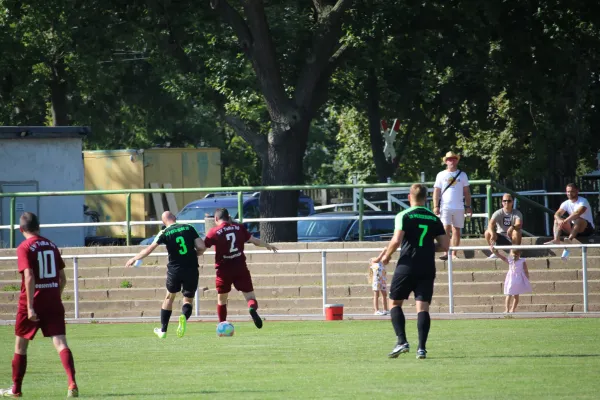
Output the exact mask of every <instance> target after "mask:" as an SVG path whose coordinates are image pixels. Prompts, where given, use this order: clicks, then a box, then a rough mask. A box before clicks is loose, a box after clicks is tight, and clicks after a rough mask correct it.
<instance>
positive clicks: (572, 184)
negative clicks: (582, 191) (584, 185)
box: [567, 183, 579, 192]
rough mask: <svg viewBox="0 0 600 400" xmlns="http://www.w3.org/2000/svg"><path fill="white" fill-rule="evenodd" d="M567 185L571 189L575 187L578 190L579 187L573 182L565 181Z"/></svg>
mask: <svg viewBox="0 0 600 400" xmlns="http://www.w3.org/2000/svg"><path fill="white" fill-rule="evenodd" d="M567 187H570V188H571V189H575V190H577V191H578V192H579V187H578V186H577V184H575V183H567Z"/></svg>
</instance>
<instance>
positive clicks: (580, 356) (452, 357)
mask: <svg viewBox="0 0 600 400" xmlns="http://www.w3.org/2000/svg"><path fill="white" fill-rule="evenodd" d="M584 357H600V354H513V355H510V354H503V355H491V356H449V357H435V358H436V359H440V360H441V359H454V358H584Z"/></svg>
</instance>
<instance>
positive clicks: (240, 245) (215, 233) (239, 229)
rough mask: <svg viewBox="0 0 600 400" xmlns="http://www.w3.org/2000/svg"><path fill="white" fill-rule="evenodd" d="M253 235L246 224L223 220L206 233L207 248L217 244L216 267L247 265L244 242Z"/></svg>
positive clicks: (205, 242)
mask: <svg viewBox="0 0 600 400" xmlns="http://www.w3.org/2000/svg"><path fill="white" fill-rule="evenodd" d="M251 237H252V235H251V234H250V232H248V230H247V229H246V227H245V226H244V225H240V224H236V223H232V222H223V223H222V224H220V225H218V226H215V227H214V228H212V229H211V230H209V231H208V233H207V234H206V238H205V239H204V244H205V245H206V247H207V248H210V247H212V246H215V268H222V267H229V266H231V267H237V266H243V267H245V266H246V255H245V254H244V244H245V243H246V242H247V241H248V240H250V238H251Z"/></svg>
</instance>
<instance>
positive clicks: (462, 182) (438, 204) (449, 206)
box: [433, 151, 473, 260]
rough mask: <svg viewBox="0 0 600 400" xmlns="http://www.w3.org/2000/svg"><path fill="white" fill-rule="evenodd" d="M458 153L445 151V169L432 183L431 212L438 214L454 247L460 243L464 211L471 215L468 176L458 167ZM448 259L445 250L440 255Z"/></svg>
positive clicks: (463, 224) (454, 256)
mask: <svg viewBox="0 0 600 400" xmlns="http://www.w3.org/2000/svg"><path fill="white" fill-rule="evenodd" d="M459 161H460V155H458V154H455V153H454V152H452V151H449V152H447V153H446V156H445V157H444V163H445V164H446V169H445V170H444V171H441V172H440V173H438V174H437V177H436V178H435V184H434V185H433V187H434V189H433V206H434V207H433V212H434V213H435V215H437V216H439V217H440V219H441V221H442V224H444V229H445V230H446V234H447V235H448V236H450V237H451V238H452V240H451V243H450V245H451V246H453V247H456V246H458V245H459V244H460V235H461V229H462V228H464V226H465V211H466V212H467V214H468V215H469V217H471V216H472V215H473V209H472V208H471V190H470V188H469V178H468V177H467V174H466V173H465V172H464V171H461V170H460V169H458V162H459ZM453 258H458V255H457V251H456V250H455V251H454V252H453ZM440 259H442V260H447V259H448V253H447V252H445V253H444V255H443V256H441V257H440Z"/></svg>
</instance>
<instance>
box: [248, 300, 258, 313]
mask: <svg viewBox="0 0 600 400" xmlns="http://www.w3.org/2000/svg"><path fill="white" fill-rule="evenodd" d="M248 308H254V310H255V311H256V310H258V303H257V302H256V299H250V300H248Z"/></svg>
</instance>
